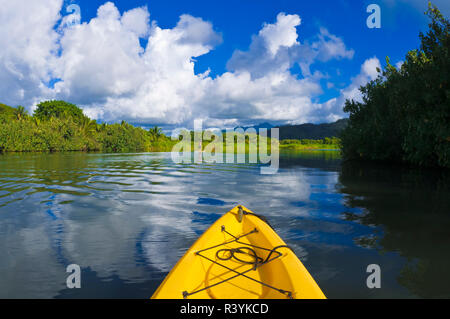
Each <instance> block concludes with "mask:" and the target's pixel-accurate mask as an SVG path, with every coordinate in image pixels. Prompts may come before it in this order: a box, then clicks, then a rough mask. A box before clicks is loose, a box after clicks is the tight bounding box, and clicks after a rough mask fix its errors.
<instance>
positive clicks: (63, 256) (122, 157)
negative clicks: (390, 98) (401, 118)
mask: <svg viewBox="0 0 450 319" xmlns="http://www.w3.org/2000/svg"><path fill="white" fill-rule="evenodd" d="M238 204H242V205H245V206H246V207H248V208H249V209H251V210H253V211H254V212H256V213H258V214H262V215H265V216H266V217H267V218H268V219H269V221H270V222H271V224H272V225H273V226H274V228H275V230H276V231H277V233H278V234H279V235H280V236H281V237H282V238H283V239H284V240H285V242H286V243H287V244H289V245H290V246H292V247H293V248H294V251H295V253H296V254H297V256H298V257H299V258H300V259H301V260H302V262H303V263H304V265H305V266H306V268H307V269H308V270H309V271H310V273H311V274H312V276H313V277H314V278H315V280H316V281H317V283H318V284H319V286H320V287H321V288H322V290H323V291H324V293H325V294H326V296H327V297H329V298H417V297H425V298H431V297H433V298H439V297H446V298H448V297H450V254H449V251H450V250H449V247H450V174H449V172H448V171H435V170H417V169H411V168H404V167H391V166H381V165H374V164H366V165H362V164H356V163H342V162H341V160H340V158H339V154H338V153H337V152H333V151H316V152H297V153H283V154H281V158H280V169H279V171H278V173H277V174H274V175H262V174H260V166H259V165H256V164H175V163H173V162H172V160H171V157H170V154H169V153H140V154H85V153H66V154H4V155H0V298H149V297H150V296H151V295H152V293H153V292H154V291H155V290H156V288H157V287H158V285H159V284H160V283H161V282H162V280H163V279H164V277H165V275H166V274H167V273H168V272H169V270H170V269H171V268H172V267H173V266H174V265H175V263H176V262H177V260H178V259H179V258H180V257H181V256H182V255H183V254H184V253H185V251H186V250H187V249H188V248H189V247H190V246H191V245H192V244H193V242H194V241H195V240H196V239H197V238H198V236H200V235H201V234H202V233H203V232H204V231H205V230H206V229H207V228H208V227H209V226H210V225H211V224H212V223H213V222H214V221H215V220H216V219H217V218H219V217H220V216H221V215H222V214H223V213H225V212H227V211H228V210H229V209H231V208H233V207H234V206H236V205H238ZM69 264H78V265H80V267H81V289H68V288H67V287H66V278H67V276H68V275H69V274H68V273H66V267H67V266H68V265H69ZM371 264H377V265H379V266H380V270H381V277H380V278H381V288H379V289H377V288H374V289H369V288H368V287H367V284H366V279H367V277H368V276H369V275H370V273H368V272H367V266H368V265H371Z"/></svg>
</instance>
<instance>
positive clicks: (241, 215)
mask: <svg viewBox="0 0 450 319" xmlns="http://www.w3.org/2000/svg"><path fill="white" fill-rule="evenodd" d="M237 218H238V221H239V222H242V219H243V218H244V210H243V209H242V206H240V205H239V206H238V215H237Z"/></svg>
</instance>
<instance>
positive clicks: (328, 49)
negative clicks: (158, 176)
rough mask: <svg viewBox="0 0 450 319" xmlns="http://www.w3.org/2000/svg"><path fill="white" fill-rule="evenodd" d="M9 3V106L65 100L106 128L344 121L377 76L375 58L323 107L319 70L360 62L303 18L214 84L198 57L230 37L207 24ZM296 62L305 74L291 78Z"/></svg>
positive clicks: (4, 17)
mask: <svg viewBox="0 0 450 319" xmlns="http://www.w3.org/2000/svg"><path fill="white" fill-rule="evenodd" d="M0 4H1V6H2V10H1V11H0V38H1V39H2V41H4V43H7V45H4V46H3V48H2V50H1V51H0V80H1V81H2V83H3V84H2V86H1V87H0V94H1V96H0V98H1V101H2V102H4V103H7V104H11V105H17V104H24V105H25V106H27V107H28V108H32V107H33V106H34V105H35V104H36V103H37V102H39V101H41V100H44V99H65V100H68V101H70V102H72V103H76V104H78V105H79V106H81V107H82V108H83V109H84V111H85V112H86V113H87V114H88V115H89V116H91V117H94V118H98V119H102V120H106V121H118V120H122V119H124V120H128V121H132V122H134V123H143V124H144V123H158V124H168V125H169V124H170V125H178V126H183V125H186V126H187V127H190V126H192V121H193V119H194V118H202V119H204V120H205V121H207V122H205V125H211V126H214V127H223V126H227V125H228V126H230V125H237V124H239V123H244V122H252V121H254V122H256V121H276V122H279V123H281V122H289V123H301V122H306V121H324V120H330V119H335V118H338V117H340V116H342V110H341V109H340V107H339V103H338V102H342V101H341V99H342V97H352V96H354V95H356V93H354V89H355V88H356V86H357V85H358V86H359V85H361V84H364V81H367V80H369V79H371V78H373V76H375V73H373V66H374V65H377V63H376V61H378V60H376V61H375V60H373V59H369V60H367V61H366V63H365V64H364V65H363V67H362V70H361V74H360V75H358V76H357V77H355V78H354V79H353V82H352V85H350V86H349V87H348V88H347V89H345V90H343V91H341V95H342V96H341V97H340V98H336V99H335V100H336V101H335V102H334V104H333V103H332V102H331V101H328V102H327V103H325V104H320V103H317V102H315V101H316V98H317V97H318V96H320V94H321V93H322V86H321V84H320V80H321V79H323V78H324V77H325V76H324V75H323V74H322V73H321V72H318V71H315V72H311V71H310V66H311V65H312V64H314V63H315V62H316V61H320V62H327V61H330V60H333V59H352V58H353V55H354V51H353V50H351V49H348V48H347V47H346V45H345V43H344V41H343V39H342V38H340V37H338V36H336V35H333V34H332V33H331V32H329V31H328V30H327V29H325V28H321V29H320V31H319V33H318V35H317V36H316V37H315V38H313V39H310V40H305V39H300V38H299V36H298V33H297V29H298V28H299V27H300V24H301V18H300V16H299V15H297V14H285V13H280V14H278V15H277V17H276V19H275V21H274V22H273V23H265V24H264V25H263V26H262V28H261V30H260V31H259V32H258V33H257V34H255V35H253V37H252V41H251V44H250V47H249V48H248V50H247V51H240V50H236V51H235V52H234V53H233V54H232V56H231V58H230V60H229V61H228V63H227V72H225V73H223V74H220V75H217V76H215V77H212V76H211V75H210V74H209V71H207V72H205V73H203V74H196V72H195V69H194V67H195V58H197V57H200V56H202V55H205V54H208V53H209V52H211V50H214V48H215V47H216V46H217V45H219V44H220V43H221V42H222V36H221V33H220V32H218V31H217V30H215V29H214V27H213V24H212V23H211V22H209V21H205V20H204V19H202V18H199V17H193V16H191V15H188V14H184V15H181V16H180V18H179V20H178V22H177V24H176V25H175V26H173V27H172V28H162V27H160V26H159V25H158V23H157V21H156V20H151V16H150V13H149V11H148V8H147V7H138V8H134V9H131V10H129V11H126V12H123V13H121V12H120V11H119V10H118V9H117V7H116V6H115V4H114V3H112V2H107V3H105V4H103V5H102V6H100V7H99V8H98V11H97V15H96V17H94V18H92V19H91V20H89V21H85V22H82V23H78V24H73V25H71V24H67V23H66V22H67V21H66V20H67V19H68V18H67V16H66V17H61V16H60V12H61V9H62V5H63V3H62V0H35V1H31V2H30V1H25V0H18V1H6V0H0ZM142 40H144V41H142ZM141 43H146V46H145V47H143V46H142V44H141ZM296 64H298V65H299V66H300V68H301V70H302V74H300V75H298V74H293V73H292V71H291V68H292V67H293V66H295V65H296ZM378 65H379V62H378ZM340 104H342V103H340ZM208 123H209V124H208Z"/></svg>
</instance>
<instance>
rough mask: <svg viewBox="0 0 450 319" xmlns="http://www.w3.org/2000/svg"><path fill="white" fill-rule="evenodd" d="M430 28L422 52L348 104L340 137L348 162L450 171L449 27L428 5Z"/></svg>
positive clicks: (384, 73)
mask: <svg viewBox="0 0 450 319" xmlns="http://www.w3.org/2000/svg"><path fill="white" fill-rule="evenodd" d="M426 14H427V15H428V17H429V18H430V20H431V22H430V24H429V30H428V32H427V33H426V34H422V33H420V39H421V46H420V49H417V50H412V51H409V52H408V53H407V55H406V57H405V61H404V63H403V64H402V66H401V68H400V69H397V68H395V67H394V66H392V65H391V64H390V61H389V58H386V64H387V65H386V67H385V68H384V70H382V71H381V70H379V72H380V74H379V76H378V78H377V79H375V80H373V81H371V82H369V83H368V84H367V85H365V86H364V87H361V88H360V90H361V92H362V95H363V99H362V102H356V101H353V100H352V101H349V100H347V101H346V103H345V106H344V111H345V112H348V113H349V122H348V126H347V127H346V128H345V129H344V130H343V131H342V133H341V139H342V152H343V155H344V158H346V159H352V158H360V159H370V160H384V161H397V162H407V163H412V164H415V165H422V166H442V167H450V126H449V123H450V100H449V99H450V91H449V83H448V81H449V79H450V57H449V48H450V38H449V30H450V24H449V21H448V20H447V19H445V18H444V17H443V16H442V14H441V13H440V12H439V10H438V9H437V8H436V7H435V6H433V5H431V4H429V9H428V11H427V12H426Z"/></svg>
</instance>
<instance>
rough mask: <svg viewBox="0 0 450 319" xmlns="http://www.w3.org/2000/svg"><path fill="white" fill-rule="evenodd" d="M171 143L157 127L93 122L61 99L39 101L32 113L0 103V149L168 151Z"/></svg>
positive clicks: (77, 108)
mask: <svg viewBox="0 0 450 319" xmlns="http://www.w3.org/2000/svg"><path fill="white" fill-rule="evenodd" d="M173 145H174V142H173V141H171V139H170V138H169V137H167V136H166V135H164V134H163V133H162V131H161V128H158V127H154V128H151V129H149V130H145V129H143V128H140V127H135V126H133V125H131V124H128V123H126V122H125V121H122V123H120V124H119V123H115V124H106V123H97V121H95V120H92V119H90V118H89V117H87V116H86V115H84V114H83V111H82V110H81V109H80V108H79V107H77V106H76V105H74V104H71V103H68V102H65V101H45V102H41V103H39V104H38V105H37V108H36V109H35V111H34V113H33V114H32V115H29V114H28V113H27V111H26V110H25V108H24V107H22V106H18V107H16V108H13V107H10V106H7V105H5V104H0V152H31V151H41V152H56V151H100V152H106V153H116V152H143V151H170V150H171V148H172V146H173Z"/></svg>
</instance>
